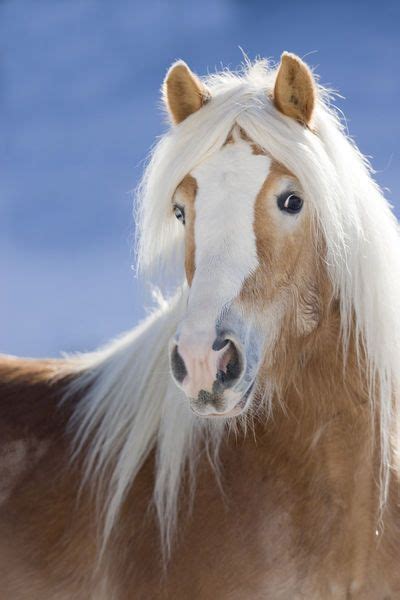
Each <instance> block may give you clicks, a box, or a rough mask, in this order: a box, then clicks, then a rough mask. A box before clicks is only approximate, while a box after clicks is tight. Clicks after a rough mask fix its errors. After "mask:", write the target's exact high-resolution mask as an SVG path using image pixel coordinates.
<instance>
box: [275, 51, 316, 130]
mask: <svg viewBox="0 0 400 600" xmlns="http://www.w3.org/2000/svg"><path fill="white" fill-rule="evenodd" d="M315 97H316V87H315V83H314V78H313V76H312V73H311V71H310V69H309V68H308V67H307V65H306V64H305V63H304V62H303V61H302V60H301V59H300V58H299V57H298V56H296V55H295V54H290V53H289V52H284V53H283V54H282V57H281V64H280V65H279V69H278V74H277V76H276V80H275V88H274V103H275V106H276V108H277V109H278V110H280V112H281V113H283V114H284V115H286V116H287V117H292V118H293V119H296V120H297V121H299V122H300V123H303V124H304V125H308V124H309V123H310V121H311V117H312V113H313V110H314V105H315Z"/></svg>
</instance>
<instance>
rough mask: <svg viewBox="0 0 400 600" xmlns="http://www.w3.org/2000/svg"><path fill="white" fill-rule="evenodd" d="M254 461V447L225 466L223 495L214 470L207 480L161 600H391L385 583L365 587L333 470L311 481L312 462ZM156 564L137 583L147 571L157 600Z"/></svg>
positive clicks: (184, 525) (203, 477)
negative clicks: (297, 599) (305, 464)
mask: <svg viewBox="0 0 400 600" xmlns="http://www.w3.org/2000/svg"><path fill="white" fill-rule="evenodd" d="M258 450H259V449H258ZM253 451H254V448H250V450H249V448H248V447H244V448H243V449H241V452H239V453H236V452H235V453H234V456H233V455H229V453H228V455H225V457H224V456H223V459H222V460H223V463H224V464H223V468H222V472H223V475H222V480H221V485H222V489H223V493H221V489H220V488H219V486H218V485H217V484H216V481H215V477H214V475H213V474H211V473H210V472H209V470H207V469H205V471H204V472H203V473H201V474H200V477H199V480H198V486H197V492H196V496H195V501H194V506H193V510H192V511H191V512H190V514H189V515H188V516H187V517H186V518H185V517H182V521H181V525H180V531H179V533H178V542H177V544H176V546H175V549H174V551H173V554H172V557H171V561H170V565H169V568H168V573H167V576H166V577H165V579H164V580H163V583H162V586H161V589H160V592H159V594H160V595H159V596H155V597H157V598H158V597H160V598H171V597H173V598H176V599H180V598H182V600H183V599H184V598H185V599H186V598H188V597H192V598H196V599H197V598H198V599H199V600H203V599H204V600H208V599H209V598H218V599H221V600H224V599H229V600H236V599H237V600H242V599H243V598H246V600H258V599H264V598H267V599H268V598H271V599H274V600H279V599H296V598H310V599H312V598H318V599H319V598H324V599H325V598H327V599H329V598H335V599H336V598H337V599H340V598H346V599H348V598H363V599H364V598H365V599H367V598H374V599H379V598H384V597H385V595H384V593H383V592H382V593H381V590H383V589H384V586H383V584H382V583H381V582H380V580H379V578H378V577H377V574H376V573H374V575H373V579H372V581H367V580H366V579H365V573H364V571H365V569H364V563H363V560H364V556H363V552H362V549H361V552H359V549H358V547H356V546H357V543H355V541H354V539H353V530H352V522H351V519H349V515H348V510H349V507H348V506H346V505H345V503H344V500H343V498H342V497H341V496H340V495H339V494H335V489H334V487H335V486H334V485H333V484H332V482H330V479H329V476H328V475H327V473H326V468H327V466H326V465H324V466H323V468H321V469H320V470H318V469H315V466H313V467H312V468H311V469H310V470H309V471H308V470H307V468H306V467H305V466H304V457H297V460H296V459H295V458H294V457H293V463H292V462H291V460H289V458H290V457H289V456H288V455H287V454H286V455H285V454H283V455H282V457H281V458H280V459H279V460H278V459H277V457H276V454H271V455H270V456H268V454H266V455H264V457H263V458H262V459H261V460H260V458H259V457H256V456H255V455H254V454H253ZM300 463H301V464H302V465H303V467H301V465H300ZM308 467H310V465H308ZM356 525H357V524H356ZM149 556H150V554H148V553H145V554H144V555H143V557H147V558H145V560H144V562H145V563H146V567H145V564H143V565H142V564H140V560H139V564H138V565H137V569H135V575H134V580H135V585H137V581H138V580H137V578H136V577H137V574H138V573H139V572H142V569H144V570H145V572H146V577H147V579H146V581H145V582H142V583H141V585H142V584H143V586H144V587H143V593H144V594H146V593H147V594H149V593H150V590H152V591H151V593H152V594H154V589H155V588H154V587H153V586H154V585H155V586H156V588H157V585H156V584H155V581H156V579H157V578H158V575H159V572H158V573H157V572H156V571H155V572H154V573H153V575H152V576H151V577H150V578H149V577H148V575H149V569H148V564H149V563H148V559H149ZM360 561H361V563H362V564H361V566H362V569H361V572H360ZM153 577H154V579H153ZM139 579H141V577H139ZM375 585H378V588H376V587H375ZM148 586H150V587H148ZM378 590H379V591H378ZM388 597H390V596H388Z"/></svg>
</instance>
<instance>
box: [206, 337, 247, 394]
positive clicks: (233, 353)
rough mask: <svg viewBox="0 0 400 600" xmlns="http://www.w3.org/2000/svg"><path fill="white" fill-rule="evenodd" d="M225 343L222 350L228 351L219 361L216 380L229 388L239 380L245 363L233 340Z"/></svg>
mask: <svg viewBox="0 0 400 600" xmlns="http://www.w3.org/2000/svg"><path fill="white" fill-rule="evenodd" d="M225 342H226V343H225V344H224V345H223V346H222V348H225V347H226V350H225V352H224V353H223V354H222V356H221V358H220V360H219V363H218V368H217V374H216V379H217V381H219V383H221V384H223V385H224V386H225V387H229V386H230V385H233V383H234V382H235V381H236V380H237V379H239V377H240V375H241V373H242V369H243V361H242V358H241V354H240V352H239V350H238V349H237V347H236V345H235V344H234V343H233V342H232V340H225ZM214 344H215V342H214ZM213 349H214V345H213Z"/></svg>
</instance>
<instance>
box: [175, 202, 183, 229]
mask: <svg viewBox="0 0 400 600" xmlns="http://www.w3.org/2000/svg"><path fill="white" fill-rule="evenodd" d="M174 215H175V216H176V218H177V219H178V221H180V222H181V223H182V224H183V225H184V224H185V209H184V208H183V206H178V205H177V204H175V206H174Z"/></svg>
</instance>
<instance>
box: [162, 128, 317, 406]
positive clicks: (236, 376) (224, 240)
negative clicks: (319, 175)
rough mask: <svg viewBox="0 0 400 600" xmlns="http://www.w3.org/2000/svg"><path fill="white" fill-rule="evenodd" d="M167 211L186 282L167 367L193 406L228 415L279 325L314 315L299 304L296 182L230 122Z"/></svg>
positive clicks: (244, 394)
mask: <svg viewBox="0 0 400 600" xmlns="http://www.w3.org/2000/svg"><path fill="white" fill-rule="evenodd" d="M172 210H173V211H174V213H175V216H176V218H177V219H178V220H180V221H181V223H182V227H184V228H185V269H186V277H187V281H188V284H189V288H190V289H189V299H188V305H187V311H186V315H185V318H184V319H183V321H182V322H181V324H180V326H179V328H178V331H177V333H176V336H175V338H174V340H173V342H172V347H171V367H172V374H173V376H174V378H175V380H176V382H177V383H178V385H179V386H180V387H182V389H183V390H184V391H185V393H186V394H187V396H188V397H189V398H190V401H191V407H192V409H193V410H194V411H195V412H196V413H198V414H201V415H205V416H214V415H222V416H234V415H237V414H240V412H242V411H243V410H244V409H245V408H246V406H247V404H248V402H249V399H250V397H251V391H252V389H253V386H254V383H255V381H256V378H257V373H258V372H259V369H260V366H261V363H262V362H264V360H268V356H267V355H268V350H269V351H272V348H273V346H274V343H275V342H276V340H277V338H278V336H279V335H280V333H281V331H282V326H283V324H284V323H286V324H287V323H288V322H289V321H290V322H291V323H294V324H295V327H296V328H297V330H298V331H297V333H298V334H300V335H303V334H305V333H309V332H310V331H311V330H312V329H313V327H315V325H316V323H317V321H318V319H317V311H316V310H315V308H314V306H312V310H310V306H311V304H312V303H310V302H308V303H305V304H304V310H299V305H300V301H299V300H300V299H302V298H303V299H304V298H308V297H310V298H311V296H312V297H313V298H314V296H313V295H312V289H313V285H311V286H310V282H311V281H313V280H314V278H313V274H312V268H311V267H312V264H313V263H312V260H310V259H311V256H312V248H313V245H312V240H311V228H310V221H309V217H308V210H307V206H306V204H305V203H304V202H303V199H302V191H301V189H300V187H299V183H298V182H297V181H296V179H295V178H294V177H293V176H292V175H291V174H290V173H289V172H288V171H287V170H286V169H285V168H284V167H282V166H281V165H279V164H278V163H276V162H275V161H274V160H273V159H272V158H270V157H268V156H267V155H265V154H264V153H262V152H261V151H260V149H258V148H257V147H255V146H254V144H252V142H251V141H250V140H249V139H248V138H247V136H246V134H245V133H244V132H243V131H242V130H240V128H239V127H235V128H234V130H233V131H232V133H231V135H230V136H229V138H228V141H227V143H226V144H225V145H224V146H223V147H222V148H221V150H220V151H219V152H216V153H215V154H213V155H212V156H211V157H209V158H208V159H207V160H205V161H204V162H203V163H202V164H201V165H200V166H198V167H197V168H196V169H194V170H193V171H192V172H191V173H190V174H189V175H188V176H187V177H186V178H185V179H184V180H183V181H182V183H181V184H180V185H179V186H178V188H177V190H176V193H175V195H174V197H173V201H172ZM310 294H311V296H310ZM316 297H317V296H316V295H315V298H316ZM296 298H297V301H296ZM292 307H295V313H294V314H293V310H292Z"/></svg>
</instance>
